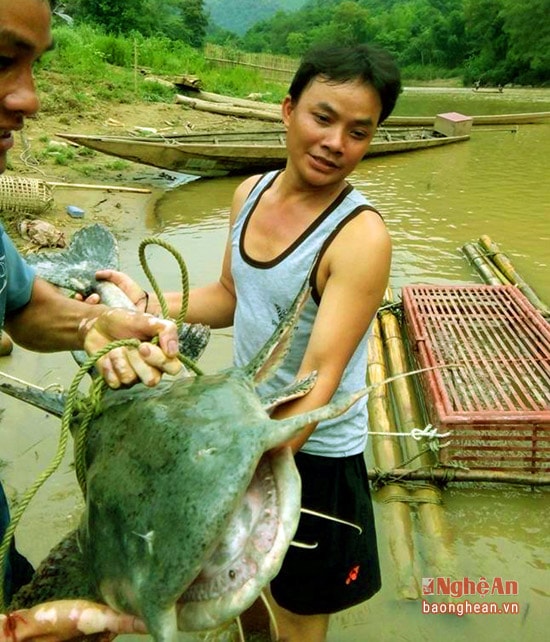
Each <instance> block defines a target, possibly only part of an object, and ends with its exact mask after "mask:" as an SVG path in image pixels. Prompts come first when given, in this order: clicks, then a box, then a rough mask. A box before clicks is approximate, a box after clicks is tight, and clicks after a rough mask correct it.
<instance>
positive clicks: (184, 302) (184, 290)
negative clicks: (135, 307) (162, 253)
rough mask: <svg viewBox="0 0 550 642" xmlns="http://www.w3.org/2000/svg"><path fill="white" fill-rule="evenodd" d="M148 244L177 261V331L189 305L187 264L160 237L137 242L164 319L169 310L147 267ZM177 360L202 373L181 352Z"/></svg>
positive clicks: (142, 265)
mask: <svg viewBox="0 0 550 642" xmlns="http://www.w3.org/2000/svg"><path fill="white" fill-rule="evenodd" d="M148 245H158V246H160V247H162V248H163V249H165V250H166V251H168V252H170V254H171V255H172V256H173V257H174V258H175V259H176V261H177V263H178V266H179V269H180V274H181V309H180V311H179V313H178V316H177V317H176V325H177V327H178V331H179V330H181V327H182V325H183V323H184V321H185V317H186V316H187V309H188V307H189V274H188V272H187V266H186V265H185V261H184V260H183V258H182V256H181V254H180V253H179V252H178V250H176V248H175V247H173V246H172V245H170V243H167V242H166V241H163V240H162V239H159V238H156V237H154V236H152V237H149V238H146V239H143V241H142V242H141V243H140V244H139V249H138V253H139V261H140V263H141V268H142V270H143V271H144V272H145V276H146V277H147V278H148V279H149V283H150V284H151V287H152V288H153V291H154V293H155V294H156V295H157V298H158V300H159V305H160V309H161V313H162V316H163V317H164V318H165V319H168V318H169V317H170V312H169V310H168V305H167V303H166V298H165V296H164V293H163V292H162V290H161V288H160V287H159V284H158V282H157V280H156V279H155V277H154V276H153V273H152V272H151V269H150V268H149V264H148V263H147V258H146V256H145V248H146V247H147V246H148ZM179 360H180V361H181V362H182V363H183V365H184V366H185V367H186V368H188V369H189V370H192V371H193V372H194V373H195V374H196V375H199V376H200V375H202V374H204V373H203V371H202V370H201V369H200V368H199V367H198V366H197V364H196V363H195V362H194V361H193V360H192V359H190V358H189V357H187V356H185V355H183V354H180V355H179Z"/></svg>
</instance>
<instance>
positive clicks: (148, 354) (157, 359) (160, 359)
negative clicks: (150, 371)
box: [139, 343, 182, 375]
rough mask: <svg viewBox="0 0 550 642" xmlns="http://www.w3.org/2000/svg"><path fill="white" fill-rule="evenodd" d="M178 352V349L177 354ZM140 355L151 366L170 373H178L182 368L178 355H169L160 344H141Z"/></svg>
mask: <svg viewBox="0 0 550 642" xmlns="http://www.w3.org/2000/svg"><path fill="white" fill-rule="evenodd" d="M177 354H178V352H177V351H176V355H177ZM139 355H140V357H142V358H143V359H144V360H145V361H146V362H147V363H148V364H149V365H150V366H153V367H154V368H156V369H157V370H159V371H162V372H165V373H166V374H169V375H176V374H178V372H179V371H180V370H181V368H182V365H181V361H180V360H179V359H178V358H177V356H174V357H168V356H167V355H166V353H165V352H163V350H162V349H161V348H160V347H159V346H155V345H152V344H151V343H142V344H141V345H140V346H139Z"/></svg>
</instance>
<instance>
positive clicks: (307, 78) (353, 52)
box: [288, 44, 401, 124]
mask: <svg viewBox="0 0 550 642" xmlns="http://www.w3.org/2000/svg"><path fill="white" fill-rule="evenodd" d="M316 77H320V79H321V80H325V81H326V82H333V83H343V82H351V81H353V80H357V79H358V80H360V81H362V82H364V83H365V84H366V85H372V87H374V88H375V89H376V91H377V92H378V95H379V96H380V101H381V103H382V111H381V114H380V120H379V122H378V124H380V123H381V122H383V121H384V120H386V118H387V117H388V116H389V115H390V114H391V112H392V111H393V108H394V107H395V103H396V102H397V98H398V96H399V94H400V92H401V74H400V72H399V68H398V67H397V64H396V63H395V60H394V58H393V57H392V56H391V54H389V53H388V52H387V51H386V50H384V49H381V48H380V47H376V46H373V45H366V44H361V45H353V46H348V47H340V46H326V45H325V46H321V47H315V48H313V49H310V50H309V51H308V52H307V53H306V54H305V55H304V57H303V58H302V61H301V63H300V66H299V68H298V71H297V72H296V74H295V75H294V78H293V80H292V83H291V84H290V88H289V91H288V93H289V95H290V97H291V99H292V100H293V102H298V100H299V99H300V96H301V95H302V92H303V91H304V89H305V88H306V87H307V86H308V85H309V84H310V82H311V81H312V80H313V79H314V78H316Z"/></svg>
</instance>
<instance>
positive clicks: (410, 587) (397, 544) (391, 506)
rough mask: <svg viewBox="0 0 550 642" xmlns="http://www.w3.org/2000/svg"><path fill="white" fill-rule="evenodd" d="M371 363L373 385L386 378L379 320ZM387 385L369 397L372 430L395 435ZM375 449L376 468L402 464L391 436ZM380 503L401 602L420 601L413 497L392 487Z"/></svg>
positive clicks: (376, 440) (378, 438) (376, 441)
mask: <svg viewBox="0 0 550 642" xmlns="http://www.w3.org/2000/svg"><path fill="white" fill-rule="evenodd" d="M368 352H369V362H368V366H367V377H368V380H369V383H370V384H374V383H377V382H380V381H383V380H384V379H385V378H386V375H387V373H386V365H385V360H384V349H383V346H382V339H381V337H380V326H379V323H378V320H377V319H376V320H375V321H374V323H373V332H372V334H371V336H370V337H369V349H368ZM387 390H388V387H387V385H385V384H382V385H380V386H377V387H376V388H373V390H372V391H371V392H370V393H369V397H368V402H367V403H368V410H369V426H370V428H371V429H372V431H373V432H388V433H392V432H395V425H394V423H393V417H392V412H391V408H390V402H389V399H388V394H387ZM371 440H372V448H373V454H374V459H375V463H376V465H377V466H378V467H379V468H380V469H382V470H391V469H392V468H393V467H395V466H396V465H397V462H399V461H400V460H401V457H402V455H401V449H400V445H399V444H398V443H397V442H396V440H395V438H394V437H392V436H384V435H372V436H371ZM376 496H377V500H379V501H380V502H382V503H383V504H384V511H383V515H384V517H385V518H386V519H387V522H388V524H389V529H388V536H387V541H388V546H389V549H390V555H391V557H392V559H393V563H394V566H395V572H396V582H397V593H398V595H399V597H401V598H402V599H409V600H415V599H418V598H419V597H420V586H419V583H418V579H417V577H418V574H417V573H416V572H415V561H414V559H415V555H414V540H413V525H412V516H411V509H410V504H409V503H408V502H409V501H410V494H409V491H408V489H407V488H405V487H404V486H403V485H402V484H396V483H390V484H386V485H384V486H383V487H382V488H380V489H378V490H377V492H376Z"/></svg>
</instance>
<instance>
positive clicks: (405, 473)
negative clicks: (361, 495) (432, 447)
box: [368, 468, 550, 486]
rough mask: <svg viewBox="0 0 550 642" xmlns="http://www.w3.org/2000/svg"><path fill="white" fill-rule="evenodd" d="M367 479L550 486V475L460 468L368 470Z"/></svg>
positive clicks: (383, 481) (388, 481)
mask: <svg viewBox="0 0 550 642" xmlns="http://www.w3.org/2000/svg"><path fill="white" fill-rule="evenodd" d="M368 475H369V479H371V480H372V481H379V482H382V483H385V482H387V483H390V482H393V481H396V480H397V481H401V480H402V481H406V480H410V481H437V482H443V483H445V484H448V483H452V482H471V483H480V482H487V483H501V484H523V485H527V486H550V473H548V472H546V473H544V472H543V473H521V472H515V471H504V470H481V469H477V470H468V469H462V468H420V469H417V470H410V469H409V468H395V469H394V470H386V471H380V470H379V469H378V468H369V470H368Z"/></svg>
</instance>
